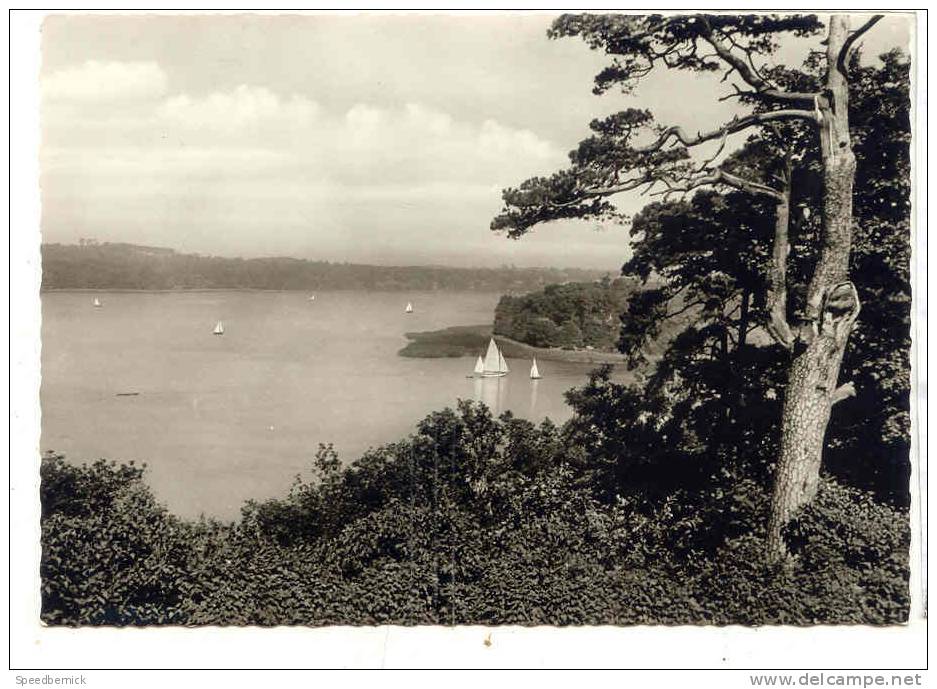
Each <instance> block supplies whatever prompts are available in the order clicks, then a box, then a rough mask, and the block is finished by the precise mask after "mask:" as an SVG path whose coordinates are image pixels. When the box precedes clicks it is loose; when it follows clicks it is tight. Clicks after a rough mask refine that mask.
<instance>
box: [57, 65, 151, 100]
mask: <svg viewBox="0 0 937 689" xmlns="http://www.w3.org/2000/svg"><path fill="white" fill-rule="evenodd" d="M167 87H168V79H167V77H166V73H165V72H164V71H163V70H162V68H161V67H160V66H159V65H158V64H157V63H156V62H99V61H97V60H88V61H87V62H85V63H84V64H82V65H80V66H77V67H67V68H64V69H60V70H57V71H55V72H52V73H51V74H49V75H48V76H46V77H44V78H43V79H42V95H43V97H44V98H46V99H48V100H51V101H76V102H106V101H132V100H138V99H152V98H159V97H161V96H163V95H164V94H165V93H166V90H167Z"/></svg>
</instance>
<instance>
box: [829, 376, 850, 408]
mask: <svg viewBox="0 0 937 689" xmlns="http://www.w3.org/2000/svg"><path fill="white" fill-rule="evenodd" d="M855 396H856V386H855V385H854V384H853V382H852V381H849V382H848V383H843V384H842V385H840V386H839V387H838V388H836V389H835V390H834V391H833V394H832V395H830V406H833V405H834V404H836V403H837V402H842V401H843V400H844V399H848V398H850V397H855Z"/></svg>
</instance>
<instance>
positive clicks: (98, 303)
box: [91, 297, 101, 309]
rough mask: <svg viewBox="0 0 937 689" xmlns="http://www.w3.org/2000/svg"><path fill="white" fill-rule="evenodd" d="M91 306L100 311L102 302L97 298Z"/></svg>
mask: <svg viewBox="0 0 937 689" xmlns="http://www.w3.org/2000/svg"><path fill="white" fill-rule="evenodd" d="M91 305H92V306H93V307H94V308H96V309H100V308H101V300H100V299H98V298H97V297H95V298H94V301H92V302H91Z"/></svg>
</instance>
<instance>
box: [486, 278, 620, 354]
mask: <svg viewBox="0 0 937 689" xmlns="http://www.w3.org/2000/svg"><path fill="white" fill-rule="evenodd" d="M633 286H634V281H631V280H623V279H617V280H609V279H608V278H603V279H602V280H598V281H596V282H584V283H580V282H570V283H565V284H556V285H547V286H546V287H545V288H544V289H542V290H540V291H538V292H531V293H529V294H524V295H520V296H512V295H505V296H503V297H501V300H500V301H499V302H498V306H497V307H496V308H495V324H494V332H495V334H496V335H504V336H506V337H510V338H511V339H513V340H517V341H518V342H523V343H525V344H529V345H531V346H533V347H562V348H565V349H577V348H581V347H592V348H594V349H598V350H603V351H612V350H614V348H615V340H616V330H617V327H618V314H620V313H621V311H622V310H623V309H624V305H625V304H626V303H627V299H628V296H629V294H630V293H631V292H632V290H633Z"/></svg>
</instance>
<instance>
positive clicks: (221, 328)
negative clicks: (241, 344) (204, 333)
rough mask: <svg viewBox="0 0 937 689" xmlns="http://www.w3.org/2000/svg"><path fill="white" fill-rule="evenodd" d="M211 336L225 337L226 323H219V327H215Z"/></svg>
mask: <svg viewBox="0 0 937 689" xmlns="http://www.w3.org/2000/svg"><path fill="white" fill-rule="evenodd" d="M211 334H212V335H224V323H222V322H221V321H218V323H217V325H215V329H214V330H212V331H211Z"/></svg>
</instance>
